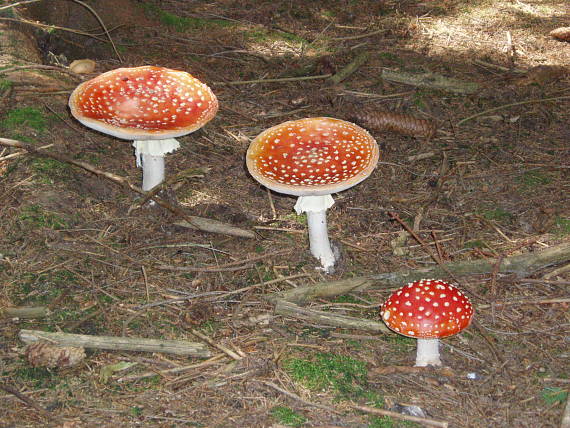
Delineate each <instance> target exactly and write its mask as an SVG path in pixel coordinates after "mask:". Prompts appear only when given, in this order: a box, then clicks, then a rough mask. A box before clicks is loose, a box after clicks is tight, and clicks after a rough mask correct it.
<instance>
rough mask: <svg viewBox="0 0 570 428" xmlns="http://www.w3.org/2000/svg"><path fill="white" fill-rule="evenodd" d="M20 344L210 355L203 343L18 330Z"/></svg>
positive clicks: (197, 356)
mask: <svg viewBox="0 0 570 428" xmlns="http://www.w3.org/2000/svg"><path fill="white" fill-rule="evenodd" d="M18 337H19V338H20V340H21V341H22V342H24V343H26V344H30V343H35V342H38V341H40V340H42V341H46V342H49V343H55V344H58V345H60V346H74V347H82V348H89V349H105V350H112V351H137V352H163V353H166V354H175V355H188V356H191V357H196V358H210V357H211V356H212V353H211V352H210V350H209V349H208V347H207V346H206V345H204V344H203V343H197V342H189V341H186V340H160V339H144V338H138V337H118V336H91V335H86V334H71V333H50V332H46V331H39V330H20V332H19V333H18Z"/></svg>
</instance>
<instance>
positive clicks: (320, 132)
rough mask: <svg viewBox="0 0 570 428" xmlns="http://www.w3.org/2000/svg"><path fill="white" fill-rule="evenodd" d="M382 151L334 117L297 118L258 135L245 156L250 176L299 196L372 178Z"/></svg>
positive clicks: (355, 128)
mask: <svg viewBox="0 0 570 428" xmlns="http://www.w3.org/2000/svg"><path fill="white" fill-rule="evenodd" d="M378 157H379V149H378V144H377V143H376V141H375V140H374V138H373V137H372V136H371V135H370V134H369V133H368V131H366V130H365V129H363V128H361V127H359V126H358V125H355V124H353V123H350V122H346V121H344V120H340V119H333V118H330V117H313V118H307V119H300V120H293V121H289V122H284V123H282V124H280V125H277V126H274V127H272V128H269V129H267V130H265V131H264V132H262V133H261V134H260V135H258V136H257V137H256V138H255V139H254V140H253V141H252V142H251V144H250V146H249V149H248V150H247V155H246V164H247V168H248V170H249V172H250V173H251V175H252V176H253V178H255V179H256V180H257V181H258V182H260V183H261V184H263V185H264V186H265V187H267V188H269V189H271V190H274V191H276V192H279V193H285V194H288V195H295V196H320V195H328V194H331V193H336V192H340V191H342V190H345V189H348V188H349V187H352V186H354V185H356V184H358V183H360V182H361V181H362V180H364V179H365V178H366V177H368V176H369V175H370V174H371V173H372V171H373V170H374V168H375V167H376V164H377V163H378Z"/></svg>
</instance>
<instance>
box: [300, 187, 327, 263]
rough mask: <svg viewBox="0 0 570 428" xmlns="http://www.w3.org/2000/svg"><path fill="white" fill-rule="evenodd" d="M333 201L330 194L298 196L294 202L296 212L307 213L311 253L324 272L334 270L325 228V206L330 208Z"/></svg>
mask: <svg viewBox="0 0 570 428" xmlns="http://www.w3.org/2000/svg"><path fill="white" fill-rule="evenodd" d="M333 203H334V201H333V198H332V196H331V195H323V196H300V197H299V199H297V203H296V204H295V211H297V214H301V213H303V212H306V213H307V223H308V229H309V245H310V248H311V254H312V255H313V256H315V257H316V258H317V259H318V260H319V261H320V262H321V265H322V267H323V270H324V271H325V273H332V272H333V271H334V265H335V263H336V260H337V258H336V256H335V254H334V252H333V249H332V247H331V243H330V241H329V234H328V230H327V208H330V207H331V206H332V204H333Z"/></svg>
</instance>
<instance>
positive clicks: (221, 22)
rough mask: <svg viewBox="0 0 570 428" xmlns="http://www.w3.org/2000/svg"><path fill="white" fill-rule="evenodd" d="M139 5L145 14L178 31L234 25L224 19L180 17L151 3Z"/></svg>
mask: <svg viewBox="0 0 570 428" xmlns="http://www.w3.org/2000/svg"><path fill="white" fill-rule="evenodd" d="M141 6H142V7H143V9H144V11H145V12H146V14H147V15H149V16H152V17H153V18H157V19H158V20H159V21H160V23H161V24H162V25H164V26H166V27H170V28H173V29H174V30H176V31H179V32H185V31H189V30H205V29H208V28H216V27H218V28H222V27H231V26H234V25H235V24H234V23H233V22H231V21H228V20H225V19H215V18H213V19H206V18H193V17H181V16H178V15H175V14H173V13H170V12H166V11H164V10H162V9H160V8H159V7H157V6H155V5H153V4H148V3H143V4H142V5H141Z"/></svg>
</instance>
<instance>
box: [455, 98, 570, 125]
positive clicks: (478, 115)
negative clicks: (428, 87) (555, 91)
mask: <svg viewBox="0 0 570 428" xmlns="http://www.w3.org/2000/svg"><path fill="white" fill-rule="evenodd" d="M568 98H570V95H568V96H564V97H553V98H541V99H537V100H527V101H520V102H518V103H511V104H505V105H502V106H499V107H495V108H492V109H489V110H485V111H482V112H480V113H477V114H474V115H472V116H469V117H466V118H465V119H461V120H460V121H459V122H457V124H456V126H460V125H463V124H464V123H465V122H467V121H469V120H471V119H475V118H477V117H480V116H484V115H486V114H489V113H492V112H494V111H498V110H503V109H506V108H509V107H514V106H521V105H524V104H533V103H544V102H548V101H557V100H565V99H568Z"/></svg>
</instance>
